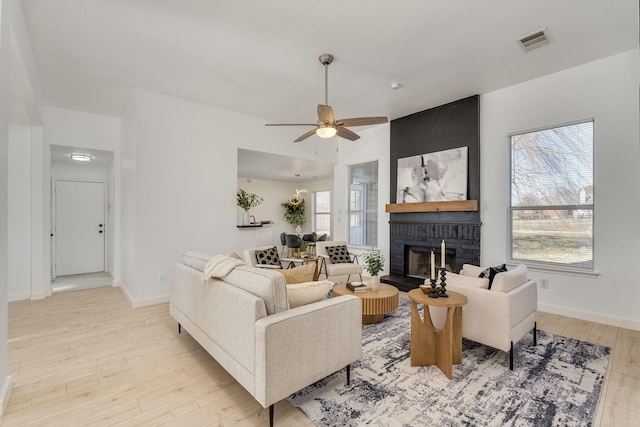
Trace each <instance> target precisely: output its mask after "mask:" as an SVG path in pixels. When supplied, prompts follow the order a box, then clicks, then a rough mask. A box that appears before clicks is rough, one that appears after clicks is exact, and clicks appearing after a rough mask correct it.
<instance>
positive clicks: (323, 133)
mask: <svg viewBox="0 0 640 427" xmlns="http://www.w3.org/2000/svg"><path fill="white" fill-rule="evenodd" d="M336 133H338V131H337V129H336V128H335V126H332V125H324V126H320V127H318V129H316V135H318V136H319V137H320V138H331V137H333V136H336Z"/></svg>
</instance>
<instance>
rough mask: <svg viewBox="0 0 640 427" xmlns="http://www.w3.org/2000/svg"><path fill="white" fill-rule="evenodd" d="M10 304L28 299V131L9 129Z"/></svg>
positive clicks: (29, 260) (29, 220)
mask: <svg viewBox="0 0 640 427" xmlns="http://www.w3.org/2000/svg"><path fill="white" fill-rule="evenodd" d="M9 158H10V159H11V161H10V162H9V168H8V183H9V189H8V203H9V212H8V237H7V240H8V245H9V248H10V250H9V254H8V261H9V265H8V270H7V271H8V283H9V294H8V298H9V301H17V300H23V299H29V297H30V296H31V128H30V127H27V126H22V125H15V124H11V125H10V126H9Z"/></svg>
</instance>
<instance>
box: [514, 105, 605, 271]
mask: <svg viewBox="0 0 640 427" xmlns="http://www.w3.org/2000/svg"><path fill="white" fill-rule="evenodd" d="M584 123H591V124H592V134H591V156H592V165H591V167H592V168H591V177H592V186H593V194H592V199H591V203H589V204H571V205H568V204H567V205H534V206H524V207H523V206H518V207H514V206H513V204H512V203H513V201H512V194H513V137H514V136H518V135H524V134H527V133H533V132H541V131H546V130H553V129H558V128H563V127H569V126H574V125H579V124H584ZM595 134H596V121H595V118H593V117H592V118H587V119H583V120H575V121H571V122H566V123H561V124H556V125H551V126H543V127H539V128H535V129H529V130H524V131H518V132H512V133H509V134H508V135H507V137H508V140H507V141H508V155H507V157H508V168H507V212H506V215H507V221H506V222H507V236H506V237H507V259H508V261H507V262H508V263H509V264H513V265H515V264H526V265H527V266H528V267H530V268H534V269H540V270H550V271H559V272H567V273H576V274H586V275H597V273H596V271H595V266H596V257H595V254H596V247H595V246H596V242H595V235H596V233H595V230H596V221H595V218H596V210H595V199H596V196H595V194H596V182H595V145H596V144H595V140H596V137H595ZM523 210H524V211H536V210H539V211H544V210H563V211H564V210H589V211H591V265H590V266H585V267H577V266H571V265H567V264H563V263H557V262H551V261H539V260H529V259H522V258H514V256H513V218H514V216H513V215H514V212H515V211H523Z"/></svg>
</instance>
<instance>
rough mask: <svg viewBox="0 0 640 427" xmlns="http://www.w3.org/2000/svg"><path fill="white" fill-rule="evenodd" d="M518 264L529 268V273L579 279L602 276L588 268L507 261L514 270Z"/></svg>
mask: <svg viewBox="0 0 640 427" xmlns="http://www.w3.org/2000/svg"><path fill="white" fill-rule="evenodd" d="M518 264H525V265H526V266H527V270H529V271H534V272H535V271H540V272H545V273H557V274H566V275H568V276H579V277H598V276H600V272H598V271H596V270H593V269H586V268H571V267H561V266H552V265H542V264H535V263H530V262H523V261H516V260H509V261H507V266H508V267H510V268H513V267H515V266H517V265H518Z"/></svg>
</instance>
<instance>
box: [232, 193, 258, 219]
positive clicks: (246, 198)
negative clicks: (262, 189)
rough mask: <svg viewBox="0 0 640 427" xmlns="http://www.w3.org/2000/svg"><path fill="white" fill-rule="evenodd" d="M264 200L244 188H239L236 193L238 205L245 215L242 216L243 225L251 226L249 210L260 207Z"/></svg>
mask: <svg viewBox="0 0 640 427" xmlns="http://www.w3.org/2000/svg"><path fill="white" fill-rule="evenodd" d="M263 201H264V199H263V198H262V197H260V196H258V195H257V194H254V193H249V192H248V191H244V190H243V189H242V188H239V189H238V191H237V192H236V204H237V205H238V206H240V207H241V208H242V209H244V213H243V216H242V224H243V225H249V218H250V215H249V209H251V208H255V207H256V206H258V205H260V204H261V203H262V202H263Z"/></svg>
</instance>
